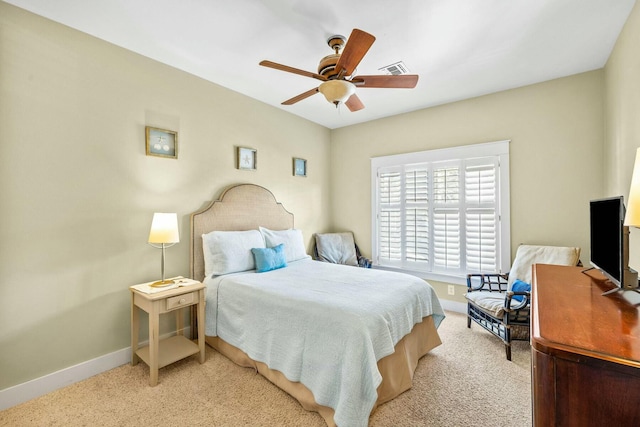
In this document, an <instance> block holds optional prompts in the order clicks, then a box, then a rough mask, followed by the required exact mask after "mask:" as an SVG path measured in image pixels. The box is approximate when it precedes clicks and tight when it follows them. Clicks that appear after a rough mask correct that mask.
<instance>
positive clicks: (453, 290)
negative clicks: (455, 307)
mask: <svg viewBox="0 0 640 427" xmlns="http://www.w3.org/2000/svg"><path fill="white" fill-rule="evenodd" d="M447 293H448V294H449V295H455V294H456V288H455V287H454V285H448V287H447Z"/></svg>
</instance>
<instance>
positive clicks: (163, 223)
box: [149, 213, 180, 243]
mask: <svg viewBox="0 0 640 427" xmlns="http://www.w3.org/2000/svg"><path fill="white" fill-rule="evenodd" d="M179 241H180V234H179V233H178V215H177V214H175V213H154V214H153V221H151V231H149V243H178V242H179Z"/></svg>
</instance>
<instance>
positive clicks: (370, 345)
mask: <svg viewBox="0 0 640 427" xmlns="http://www.w3.org/2000/svg"><path fill="white" fill-rule="evenodd" d="M205 283H206V284H207V304H206V309H207V315H206V334H207V342H209V343H210V344H211V345H212V346H214V347H215V348H217V349H218V350H219V351H221V352H222V353H223V354H225V355H227V356H228V357H230V358H231V359H232V360H234V361H235V362H236V363H239V364H240V365H243V366H252V367H254V368H256V369H258V370H259V371H260V372H261V373H262V374H263V375H265V376H266V377H267V378H268V379H270V380H271V381H272V382H274V383H275V384H276V385H278V386H280V387H281V388H283V389H284V390H285V391H287V392H289V393H290V394H292V395H293V396H294V397H296V398H297V399H298V400H299V401H300V403H301V404H302V405H303V407H305V408H307V409H311V410H316V411H318V412H319V413H320V414H321V415H322V416H323V417H324V418H325V420H327V424H329V425H333V424H334V423H335V424H337V425H340V426H343V425H344V426H366V425H367V424H368V419H369V416H370V414H371V413H372V411H373V409H374V408H375V407H376V406H377V405H378V404H380V403H383V402H384V401H387V400H389V399H391V398H393V397H395V396H396V395H397V394H399V393H400V392H402V391H404V390H406V389H408V388H409V387H410V385H411V378H412V376H413V371H414V369H415V366H416V365H417V359H418V358H419V357H421V356H422V355H424V354H425V353H426V352H428V351H429V350H430V349H431V348H433V347H434V346H437V345H438V344H439V343H440V339H439V337H438V336H437V332H436V329H437V327H438V325H439V324H440V322H441V321H442V319H443V318H444V312H443V310H442V308H441V306H440V303H439V301H438V298H437V296H436V295H435V292H434V290H433V288H432V287H431V286H430V285H429V284H428V283H426V282H425V281H424V280H421V279H418V278H416V277H414V276H410V275H406V274H401V273H391V272H386V271H381V270H371V269H361V268H357V267H351V266H342V265H336V264H328V263H322V262H318V261H313V260H307V259H305V260H300V261H295V262H292V263H290V264H289V265H288V266H287V267H286V268H283V269H278V270H274V271H270V272H267V273H256V272H255V271H248V272H243V273H235V274H228V275H224V276H218V277H215V278H210V279H206V281H205ZM395 372H398V375H394V373H395ZM383 376H384V377H385V378H384V381H383ZM399 390H400V391H399Z"/></svg>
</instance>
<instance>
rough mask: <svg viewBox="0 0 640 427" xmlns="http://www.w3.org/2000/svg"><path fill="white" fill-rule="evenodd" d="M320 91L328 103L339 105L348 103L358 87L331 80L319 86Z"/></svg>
mask: <svg viewBox="0 0 640 427" xmlns="http://www.w3.org/2000/svg"><path fill="white" fill-rule="evenodd" d="M318 90H319V91H320V93H322V94H323V95H324V97H325V98H326V99H327V101H329V102H331V103H333V104H336V105H338V104H339V103H341V102H342V103H344V102H346V100H347V99H349V97H350V96H351V95H353V94H354V93H355V92H356V87H355V85H354V84H353V83H350V82H347V81H344V80H329V81H326V82H324V83H322V84H321V85H320V86H318Z"/></svg>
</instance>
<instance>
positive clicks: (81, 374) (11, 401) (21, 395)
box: [0, 347, 131, 411]
mask: <svg viewBox="0 0 640 427" xmlns="http://www.w3.org/2000/svg"><path fill="white" fill-rule="evenodd" d="M129 362H131V347H127V348H123V349H122V350H118V351H114V352H113V353H109V354H105V355H104V356H100V357H96V358H95V359H91V360H87V361H86V362H82V363H79V364H77V365H75V366H70V367H68V368H65V369H61V370H59V371H57V372H53V373H51V374H48V375H45V376H43V377H40V378H36V379H34V380H31V381H27V382H26V383H22V384H18V385H15V386H13V387H9V388H5V389H4V390H0V411H2V410H4V409H7V408H10V407H12V406H15V405H18V404H20V403H23V402H26V401H28V400H31V399H35V398H36V397H40V396H42V395H45V394H47V393H50V392H52V391H54V390H57V389H59V388H62V387H66V386H68V385H71V384H74V383H77V382H78V381H82V380H85V379H87V378H90V377H92V376H94V375H97V374H100V373H102V372H105V371H108V370H110V369H113V368H116V367H118V366H120V365H124V364H125V363H129Z"/></svg>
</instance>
